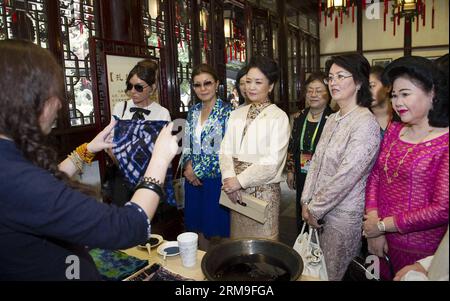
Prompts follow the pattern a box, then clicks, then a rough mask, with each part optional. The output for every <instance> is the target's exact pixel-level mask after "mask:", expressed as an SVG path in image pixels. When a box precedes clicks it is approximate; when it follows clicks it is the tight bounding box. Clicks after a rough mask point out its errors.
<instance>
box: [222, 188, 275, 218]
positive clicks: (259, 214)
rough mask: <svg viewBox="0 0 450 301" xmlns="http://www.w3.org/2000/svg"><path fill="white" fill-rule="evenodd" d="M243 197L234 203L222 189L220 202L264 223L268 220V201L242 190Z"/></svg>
mask: <svg viewBox="0 0 450 301" xmlns="http://www.w3.org/2000/svg"><path fill="white" fill-rule="evenodd" d="M241 198H242V200H240V201H239V202H238V203H233V202H232V201H231V200H230V199H229V198H228V195H227V194H226V193H225V192H223V191H222V193H221V195H220V200H219V203H220V204H221V205H222V206H225V207H228V208H230V209H231V210H234V211H236V212H239V213H240V214H243V215H245V216H247V217H249V218H251V219H254V220H255V221H257V222H259V223H261V224H264V223H265V222H266V220H267V214H268V208H267V207H268V206H267V205H268V204H269V203H268V202H267V201H264V200H261V199H258V198H255V197H254V196H251V195H249V194H247V193H243V192H241Z"/></svg>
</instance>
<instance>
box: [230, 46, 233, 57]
mask: <svg viewBox="0 0 450 301" xmlns="http://www.w3.org/2000/svg"><path fill="white" fill-rule="evenodd" d="M232 60H233V45H231V42H230V61H232Z"/></svg>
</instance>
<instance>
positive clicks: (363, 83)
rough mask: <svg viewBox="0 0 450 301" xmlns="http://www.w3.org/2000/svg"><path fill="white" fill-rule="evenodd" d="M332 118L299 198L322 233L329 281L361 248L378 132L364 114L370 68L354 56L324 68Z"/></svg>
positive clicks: (368, 99)
mask: <svg viewBox="0 0 450 301" xmlns="http://www.w3.org/2000/svg"><path fill="white" fill-rule="evenodd" d="M326 67H327V73H328V77H327V78H326V80H325V83H326V84H328V88H329V89H330V92H331V96H332V97H333V99H334V100H335V101H336V103H337V104H338V105H339V111H338V112H337V113H334V114H331V115H330V116H329V117H328V119H327V122H326V123H325V127H324V129H323V132H322V136H321V137H320V140H319V143H318V145H317V148H316V152H315V153H314V156H313V158H312V161H311V165H310V168H309V171H308V174H307V176H306V181H305V186H304V188H303V193H302V198H301V202H302V217H303V219H304V220H305V221H306V222H307V223H308V224H309V225H310V226H312V227H314V228H321V231H319V233H320V245H321V247H322V249H323V252H324V257H325V262H326V266H327V272H328V278H329V280H341V279H342V277H343V276H344V273H345V271H346V269H347V266H348V264H349V263H350V261H351V260H352V258H353V257H355V256H356V255H358V253H359V250H360V248H361V232H362V231H361V227H362V221H363V215H364V191H365V187H366V180H367V177H368V176H369V173H370V170H371V168H372V165H373V163H374V162H375V160H376V155H377V152H378V148H379V144H380V127H379V125H378V123H377V121H376V119H375V116H374V115H373V114H372V113H371V112H370V110H369V109H368V108H369V107H370V104H371V102H372V95H371V93H370V89H369V72H370V65H369V63H368V62H367V59H366V58H364V57H363V56H362V55H359V54H348V55H342V56H335V57H332V58H331V59H330V60H329V61H327V64H326Z"/></svg>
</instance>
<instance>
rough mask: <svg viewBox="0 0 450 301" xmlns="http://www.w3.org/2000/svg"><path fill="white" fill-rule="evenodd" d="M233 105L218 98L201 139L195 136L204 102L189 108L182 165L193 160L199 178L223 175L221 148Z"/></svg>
mask: <svg viewBox="0 0 450 301" xmlns="http://www.w3.org/2000/svg"><path fill="white" fill-rule="evenodd" d="M231 110H232V108H231V105H230V104H229V103H225V102H223V101H222V100H221V99H220V98H219V99H217V100H216V104H215V105H214V108H213V110H212V111H211V113H210V114H209V117H208V120H207V121H206V122H205V125H204V126H203V129H202V133H201V137H200V141H199V140H198V138H197V137H196V136H195V128H196V127H197V123H198V119H199V118H200V114H201V112H202V103H201V102H200V103H197V104H195V105H194V106H192V107H191V108H190V109H189V112H188V116H187V120H186V128H185V137H184V140H183V157H182V160H181V164H182V166H184V164H185V163H186V162H187V161H189V160H191V161H192V167H193V169H194V173H195V175H196V176H197V177H198V178H199V179H213V178H218V177H221V173H220V166H219V150H220V143H221V142H222V138H223V136H224V135H225V130H226V125H227V122H228V118H229V117H230V113H231Z"/></svg>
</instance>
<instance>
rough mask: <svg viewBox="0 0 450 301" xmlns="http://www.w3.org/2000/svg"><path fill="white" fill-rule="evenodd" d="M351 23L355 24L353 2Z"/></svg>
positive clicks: (353, 4)
mask: <svg viewBox="0 0 450 301" xmlns="http://www.w3.org/2000/svg"><path fill="white" fill-rule="evenodd" d="M352 23H355V2H353V3H352Z"/></svg>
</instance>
